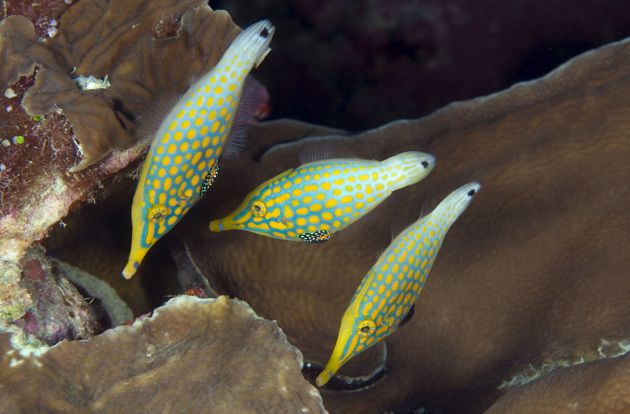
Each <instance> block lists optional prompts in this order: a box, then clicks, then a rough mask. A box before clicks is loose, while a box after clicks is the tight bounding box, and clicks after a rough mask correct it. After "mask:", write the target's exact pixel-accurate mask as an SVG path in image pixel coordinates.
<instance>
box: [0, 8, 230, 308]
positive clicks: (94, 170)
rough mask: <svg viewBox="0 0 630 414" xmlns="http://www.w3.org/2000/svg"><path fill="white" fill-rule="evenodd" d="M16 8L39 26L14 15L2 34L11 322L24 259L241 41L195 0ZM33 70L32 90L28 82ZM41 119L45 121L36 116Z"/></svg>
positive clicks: (3, 185) (2, 230)
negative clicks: (155, 120) (102, 84)
mask: <svg viewBox="0 0 630 414" xmlns="http://www.w3.org/2000/svg"><path fill="white" fill-rule="evenodd" d="M13 3H14V2H8V3H5V6H7V7H5V10H3V12H4V13H7V12H8V13H13V12H18V11H24V12H27V13H28V14H29V17H30V18H33V19H34V18H35V17H34V16H36V15H37V16H38V18H37V24H36V26H34V25H33V23H31V22H30V21H29V20H28V19H26V18H24V17H20V16H16V15H11V16H8V17H7V18H6V19H5V20H4V21H3V22H2V23H0V53H2V55H3V56H4V60H3V61H4V63H5V64H4V65H3V66H2V68H0V81H1V82H0V83H2V84H3V85H2V86H3V88H7V87H9V86H11V88H10V92H9V89H7V90H6V92H5V97H0V108H2V110H0V121H1V122H0V133H2V134H3V136H2V137H0V142H2V146H0V159H1V162H0V278H1V280H2V282H3V287H2V288H0V305H2V308H3V311H2V312H0V314H1V315H2V316H3V318H4V317H6V318H7V319H8V320H13V319H14V318H15V317H16V315H17V317H19V316H20V315H22V314H23V313H24V311H25V309H26V308H27V307H28V300H25V296H24V295H23V294H17V295H16V294H15V293H16V292H18V290H19V287H18V286H17V280H19V266H17V262H18V261H19V259H20V257H21V256H22V255H23V254H24V252H25V250H26V248H27V247H28V246H29V245H30V244H31V243H32V242H33V241H35V240H39V239H41V238H43V237H44V235H45V234H46V231H47V230H48V228H49V227H50V226H51V225H52V224H53V223H55V222H57V221H59V220H60V219H61V218H62V217H64V216H65V215H66V214H67V212H68V209H69V207H70V205H72V204H73V203H75V202H76V201H81V200H85V199H89V198H90V197H92V194H93V192H94V191H95V189H96V188H97V187H98V186H99V185H102V183H103V180H105V179H106V178H107V177H110V176H111V175H112V174H113V173H115V172H118V171H120V170H121V169H123V168H124V167H126V166H127V165H128V164H129V163H130V162H131V161H133V160H134V159H136V158H137V157H138V156H139V155H140V154H141V153H142V151H143V149H144V147H145V146H146V144H147V142H146V141H145V142H141V138H145V137H144V136H143V135H142V134H143V133H145V132H146V131H148V130H150V129H151V121H149V120H147V117H148V116H147V111H148V112H150V111H151V110H152V109H156V108H159V107H160V106H164V105H168V103H165V101H169V99H171V98H172V97H173V96H177V95H178V94H181V93H182V92H183V91H185V90H186V89H187V88H188V86H189V85H190V82H191V79H194V78H195V77H197V76H199V75H200V74H202V73H204V72H206V71H208V70H209V69H211V68H212V66H214V64H215V63H216V62H217V61H218V59H219V58H220V56H221V54H222V53H223V51H224V50H225V49H226V48H227V46H228V45H229V43H230V41H231V40H232V39H233V37H234V36H236V34H237V33H238V31H239V29H238V27H237V26H236V25H235V24H234V23H233V22H232V20H231V19H230V17H229V15H228V14H227V13H225V12H215V11H212V9H210V8H209V7H208V6H207V4H206V3H205V2H204V1H201V0H186V1H175V0H159V1H148V0H133V1H121V0H114V1H105V0H83V1H80V2H77V3H75V4H73V5H72V6H71V7H69V8H68V9H67V10H65V12H63V14H62V15H61V17H59V15H58V13H61V12H62V11H63V10H64V6H63V5H61V4H59V3H58V2H44V3H42V6H41V8H40V7H39V6H37V7H36V6H35V5H31V6H32V7H26V6H25V5H19V4H18V5H15V4H13ZM35 9H37V10H35ZM38 13H43V14H38ZM45 13H50V14H49V15H46V14H45ZM55 19H56V20H55ZM53 20H55V21H58V24H57V25H56V26H54V28H55V32H52V33H48V35H49V36H52V37H47V38H46V37H45V38H42V39H39V40H38V39H37V36H38V35H41V34H44V33H47V32H46V30H43V29H45V28H44V27H43V26H42V23H41V22H47V24H49V23H50V22H51V21H53ZM181 62H186V65H182V64H181ZM34 68H37V69H36V70H35V75H34V77H35V78H34V79H35V81H34V82H35V83H34V85H32V77H26V78H25V77H24V76H30V75H31V74H32V72H33V69H34ZM23 75H24V76H23ZM88 75H91V76H95V77H96V78H98V79H101V80H102V79H104V77H105V76H106V75H107V76H108V80H109V82H111V86H110V87H108V88H107V89H96V90H82V89H80V88H78V87H77V85H76V84H75V80H77V79H76V78H77V77H78V76H88ZM21 76H22V77H21ZM20 77H21V78H20ZM73 78H74V79H73ZM18 80H19V81H18ZM16 81H18V83H16V84H14V85H10V84H11V83H13V82H16ZM31 85H32V86H31ZM14 94H15V95H16V96H14ZM22 96H24V99H23V100H22V103H23V105H24V108H23V107H22V106H21V105H20V101H19V99H20V98H21V97H22ZM25 109H26V112H25ZM51 111H52V112H51ZM38 114H48V115H46V116H44V117H43V119H40V118H37V117H36V118H33V117H32V115H38ZM149 118H150V117H149ZM143 131H144V132H143ZM73 137H74V138H76V140H77V142H78V143H79V145H80V149H81V151H82V157H81V154H78V153H77V148H76V147H75V144H74V143H73V142H72V138H73ZM12 141H13V143H12ZM139 142H140V145H135V144H137V143H139ZM5 143H6V145H5ZM132 145H134V146H133V147H131V148H129V149H127V148H128V147H129V146H132ZM112 152H113V153H112ZM109 153H112V155H111V156H110V157H108V158H106V159H105V160H104V161H103V162H101V163H98V164H97V165H93V166H92V167H91V168H86V167H88V166H90V165H91V164H93V163H95V162H96V161H98V160H100V159H102V158H103V157H105V156H106V155H107V154H109ZM77 161H79V163H78V164H76V163H77ZM73 165H75V168H71V167H73ZM68 169H72V170H74V171H77V172H75V173H72V174H69V173H68ZM78 170H80V171H78ZM22 293H23V292H22ZM26 297H27V296H26ZM7 309H9V310H11V311H10V312H8V311H7V312H5V310H7Z"/></svg>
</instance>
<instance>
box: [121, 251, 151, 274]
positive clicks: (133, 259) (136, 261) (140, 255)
mask: <svg viewBox="0 0 630 414" xmlns="http://www.w3.org/2000/svg"><path fill="white" fill-rule="evenodd" d="M148 251H149V249H148V248H145V247H136V248H132V249H131V253H130V254H129V260H128V261H127V265H126V266H125V268H124V269H123V271H122V276H123V277H124V278H125V279H131V278H132V277H133V275H135V274H136V271H137V270H138V268H139V267H140V263H142V259H144V256H146V254H147V252H148Z"/></svg>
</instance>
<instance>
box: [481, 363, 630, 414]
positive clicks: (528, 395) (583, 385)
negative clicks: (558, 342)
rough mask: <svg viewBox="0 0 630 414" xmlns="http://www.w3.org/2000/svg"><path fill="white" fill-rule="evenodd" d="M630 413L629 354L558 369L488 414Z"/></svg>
mask: <svg viewBox="0 0 630 414" xmlns="http://www.w3.org/2000/svg"><path fill="white" fill-rule="evenodd" d="M628 412H630V354H626V355H625V356H623V357H619V358H614V359H610V360H605V361H597V362H592V363H588V364H582V365H578V366H574V367H570V368H563V369H558V370H556V371H554V372H552V373H551V374H549V375H547V376H545V377H543V378H541V379H540V380H537V381H535V382H531V383H529V384H527V385H524V386H522V387H519V388H516V389H514V390H512V391H510V392H509V393H507V394H506V395H504V396H503V397H501V398H500V399H499V400H498V401H497V402H496V403H495V404H493V405H492V407H490V409H489V410H488V411H486V414H559V413H589V414H626V413H628Z"/></svg>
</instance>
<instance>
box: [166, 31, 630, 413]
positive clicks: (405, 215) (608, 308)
mask: <svg viewBox="0 0 630 414" xmlns="http://www.w3.org/2000/svg"><path fill="white" fill-rule="evenodd" d="M628 56H630V43H629V42H627V41H626V42H620V43H616V44H613V45H610V46H607V47H604V48H601V49H599V50H596V51H594V52H590V53H587V54H585V55H583V56H580V57H578V58H576V59H575V60H573V61H571V62H570V63H568V64H566V65H564V66H562V67H561V68H559V69H558V70H556V71H554V72H553V73H551V74H550V75H548V76H547V77H545V78H543V79H540V80H537V81H535V82H530V83H525V84H520V85H517V86H515V87H513V88H511V89H510V90H508V91H505V92H502V93H499V94H496V95H493V96H490V97H485V98H482V99H477V100H473V101H469V102H463V103H457V104H453V105H451V106H449V107H447V108H445V109H444V110H441V111H439V112H437V113H436V114H434V115H432V116H430V117H427V118H425V119H421V120H418V121H401V122H396V123H393V124H390V125H387V126H385V127H382V128H379V129H376V130H373V131H368V132H366V133H363V134H360V135H358V136H354V137H343V136H338V135H332V136H328V137H321V138H317V139H318V140H330V141H332V142H341V143H345V144H347V145H349V146H351V147H353V149H354V150H355V151H356V152H357V153H358V154H359V155H360V156H361V157H363V158H375V159H383V158H385V157H387V156H390V155H392V154H395V153H398V152H401V151H404V150H412V149H417V150H421V151H426V152H429V153H432V154H435V155H436V156H437V159H438V163H437V167H436V169H435V171H434V172H433V173H432V175H431V176H430V177H429V178H428V179H427V180H424V181H423V182H422V183H420V184H419V185H416V186H413V187H411V188H408V189H404V190H401V191H399V192H398V193H397V194H394V195H393V196H392V197H391V198H390V199H389V200H388V201H386V202H385V203H383V205H381V206H380V207H378V208H377V209H375V210H374V212H373V213H371V214H370V215H368V216H367V217H366V218H365V219H363V220H361V221H359V222H358V223H356V224H355V225H353V226H352V227H351V228H350V229H348V230H347V231H345V232H341V233H339V234H337V235H335V236H334V237H333V238H332V239H331V241H329V242H327V243H325V244H323V245H318V246H310V245H305V244H299V243H287V242H283V241H278V240H273V239H269V238H264V237H259V236H256V235H253V234H247V233H244V232H226V233H219V234H209V233H208V232H207V231H206V230H205V228H204V227H203V224H204V223H207V222H208V220H209V219H211V218H214V217H220V216H221V215H222V214H223V213H226V212H228V211H229V210H231V209H233V208H235V207H236V206H237V205H238V203H239V202H240V200H241V198H242V197H243V196H244V195H245V194H246V193H247V192H249V191H250V190H251V189H252V188H254V187H255V186H256V185H257V184H258V183H260V182H262V181H263V180H265V179H267V178H269V177H272V176H274V175H275V174H277V173H279V172H281V171H283V170H285V169H286V168H289V167H292V166H295V165H296V164H297V163H298V154H299V152H300V151H301V148H303V147H304V146H305V145H307V144H308V140H304V141H300V142H297V143H296V144H288V145H282V146H277V147H273V148H272V149H271V150H269V151H266V152H265V153H264V154H263V155H262V157H261V158H260V161H256V160H255V159H253V158H250V159H243V160H242V161H241V162H239V163H234V164H231V165H226V166H225V168H224V169H223V178H224V179H223V180H218V182H217V184H216V188H215V191H213V192H212V193H211V194H210V197H209V198H208V199H207V200H204V203H205V208H203V207H202V208H200V209H198V210H197V211H195V212H192V214H193V215H192V216H190V217H188V220H185V221H184V222H182V224H181V226H180V227H179V228H178V229H177V230H176V231H177V232H178V233H179V235H180V236H181V237H183V239H184V240H186V242H187V243H188V247H189V249H190V251H191V253H192V256H193V257H194V258H195V259H196V264H197V266H198V268H199V269H201V270H202V271H203V272H204V273H205V274H206V275H208V278H209V280H211V284H214V285H215V286H217V287H218V290H219V291H221V292H224V293H229V294H231V295H235V296H237V297H239V298H242V299H244V300H246V301H248V302H249V303H251V305H252V307H253V308H254V309H256V311H257V312H259V313H260V314H261V315H263V316H265V317H267V318H272V319H276V320H278V323H279V324H280V325H281V326H282V327H283V329H284V330H285V332H286V333H287V335H288V337H289V339H290V340H291V341H292V343H294V344H296V345H297V346H298V347H299V348H300V349H301V350H302V351H303V352H304V354H305V357H306V359H307V360H309V361H315V362H319V363H322V362H324V361H325V359H326V357H327V354H328V353H329V352H330V349H331V347H332V345H333V343H334V340H335V337H336V334H337V329H338V323H339V318H340V315H341V314H342V313H343V310H344V309H345V307H346V306H347V303H348V301H349V300H350V298H351V296H352V294H353V292H354V290H355V288H356V286H357V284H358V283H359V281H360V280H361V278H362V277H363V275H364V274H365V273H366V271H367V270H368V269H369V267H370V266H371V265H372V264H373V262H374V261H375V260H376V258H377V257H378V255H379V253H380V251H381V250H382V249H383V248H384V247H385V246H387V244H388V243H389V241H390V240H391V239H390V236H391V232H392V228H393V229H396V228H397V227H402V226H404V225H405V224H407V223H409V222H410V221H412V220H414V219H415V218H416V217H417V216H418V214H419V213H420V212H421V211H422V210H424V211H427V210H430V209H431V208H432V207H433V206H434V205H435V204H436V202H437V201H438V200H439V199H440V198H441V197H442V196H443V195H444V194H446V193H448V192H449V191H451V190H452V189H454V188H456V187H458V186H459V185H461V184H462V183H464V182H467V181H470V180H472V179H474V180H478V181H480V182H481V183H482V185H483V186H484V190H483V191H482V192H481V193H480V194H479V197H478V199H477V200H476V203H475V204H474V205H471V207H470V208H469V210H468V211H467V212H466V215H465V217H462V218H461V221H460V222H459V223H458V226H457V228H453V229H452V233H449V235H448V237H447V238H446V240H445V245H444V247H443V250H442V253H441V257H440V258H439V259H438V260H437V263H436V265H435V267H434V269H433V272H432V275H431V277H430V279H429V282H428V284H427V286H426V288H425V291H424V292H423V294H422V296H421V298H420V301H419V303H418V304H417V305H416V312H415V316H414V318H413V319H412V320H411V321H410V322H409V323H407V324H406V325H405V327H404V328H402V329H401V330H400V331H399V332H398V333H397V334H396V335H393V336H392V337H391V338H390V339H388V340H387V344H388V360H387V372H386V374H385V376H384V377H383V378H382V379H381V380H380V381H378V382H377V383H376V384H374V385H373V386H371V387H369V388H366V389H364V390H360V391H355V392H352V393H344V392H340V391H334V390H330V391H326V390H325V391H324V392H323V395H324V399H325V402H326V406H327V407H328V408H329V409H331V410H332V411H334V412H375V411H379V412H380V411H391V410H399V411H404V410H412V409H416V408H418V407H420V406H425V407H427V408H429V409H436V410H441V412H461V410H462V409H463V407H467V409H468V410H469V411H470V412H481V411H482V410H483V409H484V408H485V407H487V406H489V405H490V404H491V402H492V401H493V399H495V398H496V397H497V396H498V395H500V394H501V393H502V392H504V391H502V390H498V389H497V387H498V386H499V385H500V384H501V383H503V382H504V381H507V380H508V379H510V378H511V377H512V376H513V375H515V374H517V373H519V372H520V371H521V370H523V369H524V368H525V367H527V366H528V365H529V364H533V365H541V364H543V363H544V362H545V361H548V360H552V361H553V360H562V359H567V358H568V359H572V358H577V357H579V356H584V355H588V354H589V353H593V352H595V351H594V350H595V349H596V348H597V347H598V346H599V344H600V341H601V340H602V339H608V340H612V341H614V340H620V339H623V338H628V337H630V328H629V327H630V312H629V310H630V308H629V305H628V300H627V298H628V297H630V279H628V278H627V277H626V276H627V269H628V268H629V267H630V257H628V255H627V254H626V253H627V252H626V250H627V249H626V246H628V245H630V221H629V220H628V215H627V214H626V213H625V209H626V207H627V206H628V205H630V189H629V187H628V185H627V182H628V180H630V165H629V164H628V163H627V162H626V160H627V159H629V158H630V146H629V145H628V141H627V139H626V131H627V129H628V119H630V106H629V105H628V91H630V84H629V83H628V82H629V79H628V77H627V76H626V74H627V73H628V71H629V70H630V60H629V59H628ZM283 125H284V124H283V123H282V122H275V123H270V124H267V125H263V126H260V127H258V128H255V129H254V130H252V134H251V135H252V139H251V141H252V142H256V141H257V137H259V136H263V137H268V136H270V135H271V134H273V133H274V132H275V131H279V130H282V129H283ZM287 129H290V128H287ZM303 133H304V130H303V129H296V132H295V135H296V136H303ZM288 135H290V134H286V135H285V136H284V138H282V140H287V136H288ZM307 135H308V134H307ZM314 135H317V133H315V134H314ZM259 150H260V148H259ZM251 151H252V153H255V151H256V150H255V149H252V150H251ZM228 177H229V178H228ZM378 357H379V355H378V353H374V355H372V356H371V357H369V358H368V357H367V356H366V357H365V358H364V360H363V361H357V364H356V365H354V366H352V361H351V363H350V364H349V366H348V368H347V370H345V371H344V370H342V371H344V372H346V373H349V372H355V373H356V374H367V373H369V372H373V368H374V367H375V366H376V365H377V358H378Z"/></svg>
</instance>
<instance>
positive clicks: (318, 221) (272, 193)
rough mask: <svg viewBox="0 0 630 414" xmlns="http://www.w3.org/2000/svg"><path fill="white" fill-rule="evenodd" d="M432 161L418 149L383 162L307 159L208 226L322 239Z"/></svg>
mask: <svg viewBox="0 0 630 414" xmlns="http://www.w3.org/2000/svg"><path fill="white" fill-rule="evenodd" d="M434 166H435V158H434V157H433V156H432V155H430V154H425V153H422V152H415V151H409V152H403V153H401V154H398V155H395V156H393V157H391V158H388V159H386V160H385V161H372V160H362V159H330V160H323V161H315V162H311V163H307V164H303V165H301V166H299V167H298V168H296V169H295V170H293V169H289V170H287V171H285V172H283V173H281V174H279V175H278V176H276V177H274V178H272V179H270V180H268V181H266V182H264V183H263V184H261V185H260V186H258V188H256V189H255V190H253V191H252V192H251V193H250V194H249V195H248V196H247V197H246V198H245V200H244V201H243V202H242V204H241V205H240V207H239V208H238V209H236V211H234V212H233V213H231V214H230V215H228V216H227V217H225V218H222V219H219V220H214V221H212V222H210V230H211V231H223V230H236V229H238V230H246V231H250V232H253V233H257V234H261V235H263V236H268V237H273V238H276V239H283V240H295V241H300V240H302V241H305V242H308V243H320V242H323V241H326V240H328V239H329V238H330V237H331V236H332V234H333V233H335V232H337V231H340V230H343V229H344V228H346V227H348V226H349V225H351V224H352V223H354V222H355V221H357V220H359V219H360V218H361V217H363V216H365V215H366V214H367V213H369V212H370V211H371V210H372V209H374V207H376V206H377V205H379V204H380V203H381V202H383V201H384V200H385V199H386V198H387V197H389V196H390V195H391V193H392V192H393V191H395V190H398V189H400V188H403V187H406V186H408V185H412V184H415V183H417V182H418V181H420V180H422V179H423V178H424V177H426V176H427V175H428V174H429V173H430V172H431V171H432V170H433V168H434Z"/></svg>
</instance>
